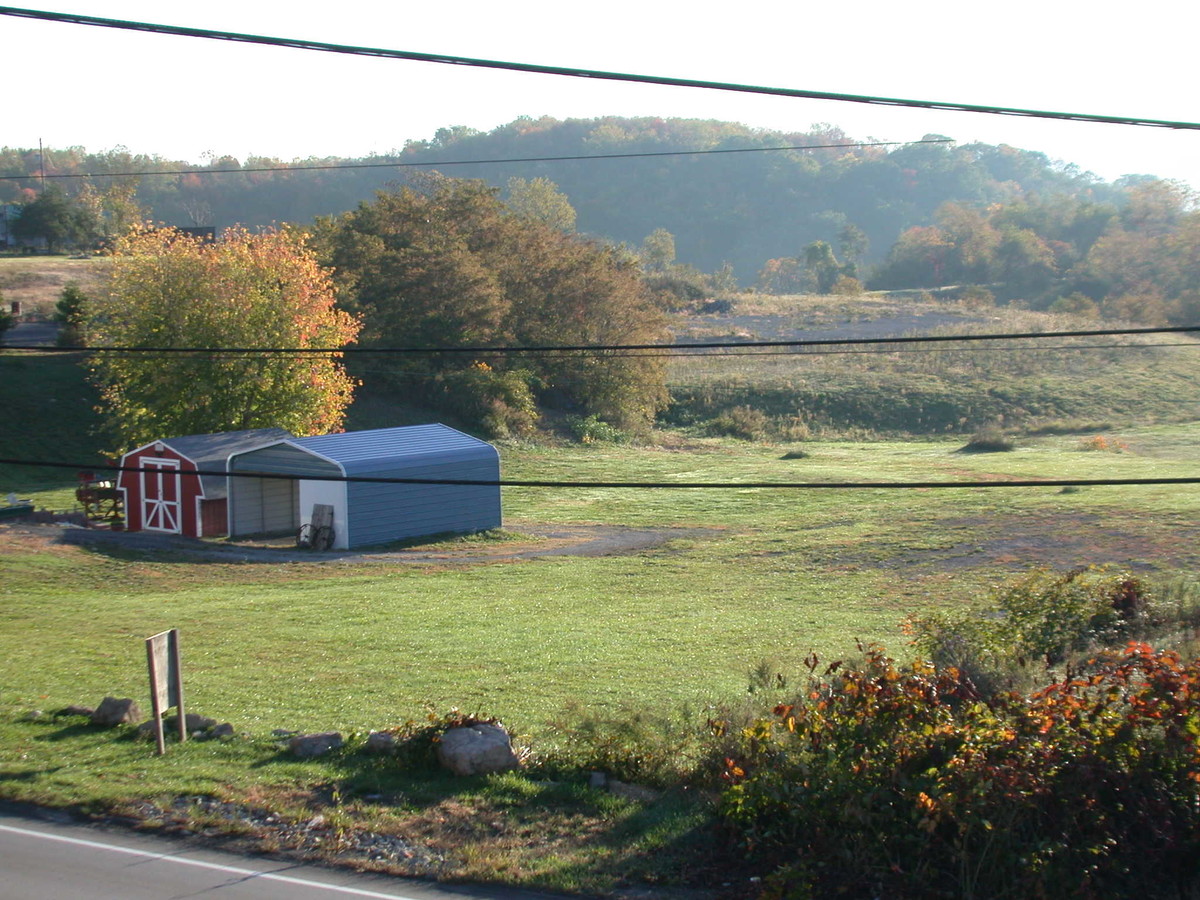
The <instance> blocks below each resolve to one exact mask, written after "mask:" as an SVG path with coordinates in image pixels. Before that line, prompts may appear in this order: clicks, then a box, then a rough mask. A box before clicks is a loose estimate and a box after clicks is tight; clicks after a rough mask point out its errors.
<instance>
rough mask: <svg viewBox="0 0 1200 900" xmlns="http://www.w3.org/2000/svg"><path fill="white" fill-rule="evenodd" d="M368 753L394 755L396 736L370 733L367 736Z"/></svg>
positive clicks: (385, 733)
mask: <svg viewBox="0 0 1200 900" xmlns="http://www.w3.org/2000/svg"><path fill="white" fill-rule="evenodd" d="M367 752H368V753H395V752H396V736H395V735H394V734H391V733H389V732H387V731H372V732H371V733H370V734H369V735H367Z"/></svg>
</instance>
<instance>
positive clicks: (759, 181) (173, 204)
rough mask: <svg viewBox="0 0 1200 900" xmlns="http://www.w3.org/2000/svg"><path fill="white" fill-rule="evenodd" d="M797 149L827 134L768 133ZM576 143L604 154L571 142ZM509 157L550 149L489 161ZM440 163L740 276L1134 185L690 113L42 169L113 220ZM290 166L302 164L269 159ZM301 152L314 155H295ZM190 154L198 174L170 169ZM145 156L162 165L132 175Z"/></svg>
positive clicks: (320, 203) (998, 155)
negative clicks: (328, 147) (1040, 200)
mask: <svg viewBox="0 0 1200 900" xmlns="http://www.w3.org/2000/svg"><path fill="white" fill-rule="evenodd" d="M937 137H938V136H936V135H931V136H930V139H934V138H937ZM785 147H786V148H795V147H811V148H814V149H807V150H795V149H787V150H781V149H776V150H763V149H762V148H785ZM696 151H721V152H696ZM743 151H745V152H743ZM630 154H642V155H634V156H630ZM661 154H683V155H661ZM579 156H593V157H595V156H602V157H607V158H602V159H590V160H580V159H562V158H561V157H579ZM546 157H560V158H559V159H555V160H553V161H549V160H545V158H546ZM616 157H626V158H616ZM505 159H524V160H530V159H541V160H543V161H531V162H513V163H503V164H497V163H493V162H483V161H488V160H505ZM389 163H396V164H398V165H397V166H390V165H388V164H389ZM399 164H403V165H402V167H401V166H400V165H399ZM426 164H427V165H426ZM439 164H440V167H441V170H442V171H444V172H445V174H447V175H452V176H455V177H459V178H479V179H483V180H485V181H487V182H488V183H489V184H492V185H495V186H500V187H502V186H504V185H506V184H507V183H508V181H509V179H511V178H524V179H535V178H545V179H549V180H550V181H553V182H554V183H555V184H557V185H558V186H559V188H560V189H561V190H562V191H563V192H564V193H565V194H566V196H567V198H568V199H569V200H570V203H571V205H572V206H573V207H574V208H575V210H576V211H577V213H578V220H577V227H578V230H580V231H582V232H585V233H588V234H592V235H595V236H597V237H600V238H603V239H607V240H611V241H615V242H625V243H629V244H631V245H640V244H641V243H642V242H643V241H644V239H645V238H646V237H647V236H648V235H650V234H651V233H652V232H654V231H656V230H657V229H665V230H666V231H668V232H670V233H671V234H672V235H673V236H674V238H675V249H676V253H677V259H678V261H679V262H680V263H685V264H689V265H692V266H695V267H697V268H699V269H701V270H703V271H707V272H712V271H715V270H717V269H719V268H720V267H721V266H722V265H723V264H724V263H730V264H731V265H732V266H733V273H734V275H735V277H736V278H737V280H738V282H739V283H741V284H742V285H750V284H753V283H754V282H755V280H756V279H757V277H758V274H759V272H760V271H761V269H762V267H763V266H764V264H765V263H766V262H767V261H768V260H770V259H774V258H779V257H795V256H798V255H801V254H802V252H803V248H805V247H806V246H807V245H809V244H811V243H813V242H815V241H825V242H828V243H830V244H831V245H834V246H836V244H837V241H838V237H839V235H840V234H842V233H843V232H845V230H846V228H847V226H853V227H854V228H855V229H858V230H859V231H861V233H862V235H863V236H864V238H865V242H864V243H863V246H862V262H863V263H867V264H870V263H877V262H879V261H881V260H882V259H884V257H885V256H886V255H887V253H888V251H889V249H890V248H891V247H892V245H893V244H894V243H895V242H896V241H897V239H898V238H899V237H900V235H901V234H902V233H903V232H904V231H905V230H906V229H908V228H911V227H913V226H922V225H931V224H933V222H934V214H935V211H936V210H937V209H938V208H939V207H941V206H942V205H943V204H945V203H947V202H955V203H959V204H963V205H966V206H970V207H975V208H983V207H986V206H988V205H990V204H994V203H1009V202H1013V201H1017V200H1023V199H1026V198H1029V197H1045V196H1051V195H1066V196H1068V197H1071V198H1073V199H1075V200H1077V201H1079V202H1087V203H1117V202H1119V201H1120V199H1121V197H1122V196H1123V195H1124V192H1125V189H1126V187H1127V185H1125V184H1122V183H1115V184H1111V183H1107V182H1103V181H1101V180H1099V179H1097V178H1095V177H1094V176H1092V175H1090V174H1089V173H1086V172H1081V171H1079V170H1078V169H1077V168H1075V167H1073V166H1071V165H1068V164H1063V163H1057V162H1054V161H1052V160H1050V159H1048V158H1047V157H1046V156H1045V155H1044V154H1042V153H1038V152H1034V151H1028V150H1018V149H1015V148H1013V147H1008V146H991V145H986V144H970V145H963V146H959V145H956V144H953V143H921V144H911V145H907V146H868V145H862V144H857V143H856V138H854V137H852V136H848V135H846V134H845V133H844V132H843V131H841V130H840V129H839V128H837V127H834V126H831V125H816V126H813V127H811V128H809V129H808V130H805V131H796V132H792V133H782V132H775V131H764V130H761V129H752V128H748V127H746V126H743V125H739V124H734V123H729V122H718V121H705V120H691V119H688V120H685V119H658V118H639V119H630V118H618V117H610V118H603V119H570V120H566V121H559V120H557V119H552V118H548V117H546V118H541V119H531V118H522V119H518V120H516V121H514V122H511V123H509V124H507V125H503V126H500V127H498V128H496V129H494V130H492V131H490V132H486V133H482V132H476V131H473V130H471V129H466V128H445V129H441V130H439V131H438V132H437V134H436V135H435V136H434V137H433V139H431V140H428V141H419V142H410V143H409V144H408V145H407V146H406V147H404V148H403V150H398V151H397V152H396V153H395V154H394V155H389V156H379V157H368V158H364V159H308V160H296V161H293V162H291V163H286V164H285V163H284V162H282V161H280V160H277V159H271V158H248V159H245V160H237V159H234V158H232V157H215V156H214V157H213V158H211V159H210V160H209V162H208V164H207V165H206V166H201V167H196V166H191V165H188V164H186V163H181V162H178V161H174V160H166V159H163V158H161V157H158V156H153V155H147V154H142V153H133V152H130V151H128V150H125V149H117V150H111V151H108V152H104V153H89V152H88V151H87V150H85V149H84V148H80V147H74V148H68V149H65V150H51V151H49V152H48V153H47V154H46V171H47V174H50V175H63V174H80V175H81V176H85V177H80V178H79V179H74V178H71V179H62V180H61V181H58V182H57V183H60V184H62V185H63V186H64V188H65V189H66V191H67V193H68V194H70V195H71V196H80V195H83V197H84V198H85V199H87V200H89V202H91V203H92V204H93V205H94V206H96V207H97V208H98V209H100V210H104V209H107V210H109V215H110V216H112V217H113V218H120V216H121V214H122V209H123V207H124V208H127V207H128V206H129V205H130V204H138V205H140V206H141V207H142V208H143V209H145V210H147V211H148V212H149V213H150V214H151V217H152V218H153V219H154V220H156V221H162V222H166V223H168V224H172V225H177V226H198V225H215V226H217V227H226V226H229V225H233V224H238V223H240V224H244V225H247V226H258V225H268V224H271V223H279V222H309V221H311V220H312V219H313V218H314V217H316V216H318V215H335V214H339V213H342V212H345V211H347V210H349V209H352V208H354V206H356V205H357V204H358V203H359V202H360V201H362V200H366V199H370V198H371V197H372V196H373V194H374V192H375V191H376V190H378V189H380V188H383V187H384V186H386V185H388V184H394V183H396V182H397V181H400V182H403V181H405V180H406V179H407V177H408V176H409V175H410V174H411V173H412V172H415V171H422V170H425V169H426V168H427V167H428V168H437V167H438V166H439ZM39 165H40V161H39V156H38V153H37V151H36V150H31V149H17V148H5V149H3V150H0V175H3V176H9V177H8V178H7V179H6V180H2V181H0V202H26V201H29V200H31V199H32V198H33V197H34V196H35V195H36V192H37V189H38V186H39V185H38V180H37V174H38V172H39ZM284 165H287V166H291V167H292V169H290V170H287V171H256V170H262V169H272V168H276V167H280V166H284ZM346 166H359V167H357V168H345V167H346ZM304 167H309V168H310V169H311V170H310V171H304V172H300V171H295V170H294V169H298V168H304ZM316 167H322V168H316ZM339 167H341V168H339ZM195 169H199V170H200V174H183V175H179V174H165V173H175V172H179V171H180V170H195ZM213 170H234V171H232V172H224V173H222V174H214V173H213ZM145 172H162V173H164V174H161V175H133V174H128V173H145ZM88 173H90V174H88ZM14 176H27V177H14Z"/></svg>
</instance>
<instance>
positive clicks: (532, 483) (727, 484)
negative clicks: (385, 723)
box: [0, 457, 1200, 490]
mask: <svg viewBox="0 0 1200 900" xmlns="http://www.w3.org/2000/svg"><path fill="white" fill-rule="evenodd" d="M0 465H8V466H30V467H42V468H55V469H76V470H79V471H91V472H95V471H96V470H97V468H98V467H97V466H95V465H87V464H80V463H70V462H44V461H39V460H31V459H10V458H4V457H0ZM101 471H104V472H134V473H138V472H150V473H154V474H158V473H160V472H161V470H160V469H157V468H154V467H151V466H106V467H104V468H103V469H101ZM181 474H183V475H195V476H201V475H210V476H211V475H215V476H218V477H226V476H227V477H230V478H268V479H273V480H279V481H334V482H346V483H352V484H424V485H454V486H459V487H508V488H586V489H591V488H621V489H629V490H641V489H654V490H679V489H683V490H750V489H755V490H759V489H780V490H831V489H832V490H927V489H930V488H1017V487H1025V488H1028V487H1128V486H1150V485H1172V484H1200V476H1184V477H1180V478H1048V479H1039V478H1026V479H1014V480H1011V481H996V480H990V481H579V480H571V481H552V480H539V479H520V478H497V479H488V478H388V477H383V476H376V475H370V476H367V475H304V476H300V475H284V474H278V473H274V472H269V473H267V472H226V471H223V470H219V469H196V470H194V471H187V472H182V473H181Z"/></svg>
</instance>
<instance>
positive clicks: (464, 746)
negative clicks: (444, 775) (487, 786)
mask: <svg viewBox="0 0 1200 900" xmlns="http://www.w3.org/2000/svg"><path fill="white" fill-rule="evenodd" d="M437 756H438V762H440V763H441V764H442V765H443V766H445V767H446V768H447V769H449V770H450V771H451V772H453V773H454V774H455V775H483V774H486V773H487V772H504V771H507V770H508V769H515V768H517V767H518V766H519V765H520V764H521V762H520V760H518V759H517V755H516V754H515V753H513V749H512V741H511V740H510V739H509V736H508V732H507V731H505V730H504V729H503V728H501V727H500V726H499V725H469V726H463V727H460V728H449V729H447V730H446V733H445V734H443V735H442V739H441V741H439V742H438V745H437Z"/></svg>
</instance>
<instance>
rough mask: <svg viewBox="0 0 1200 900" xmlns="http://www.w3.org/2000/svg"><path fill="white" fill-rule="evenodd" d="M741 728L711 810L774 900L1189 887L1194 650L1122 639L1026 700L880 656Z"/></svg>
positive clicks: (819, 676)
mask: <svg viewBox="0 0 1200 900" xmlns="http://www.w3.org/2000/svg"><path fill="white" fill-rule="evenodd" d="M810 666H811V668H810V677H809V683H808V684H807V685H806V686H805V688H804V690H803V691H802V692H801V693H800V695H799V696H798V697H797V698H796V699H794V700H793V701H792V702H789V703H786V704H780V705H778V706H776V707H775V708H774V710H773V711H772V713H771V715H769V716H763V717H761V718H759V719H758V720H756V721H755V722H753V723H752V724H750V725H749V726H746V727H744V728H742V729H741V731H740V733H739V734H738V736H737V737H738V746H737V750H736V752H735V753H734V754H733V755H731V756H730V758H728V759H727V760H726V762H725V772H724V777H725V780H726V787H725V789H724V791H723V794H722V797H721V802H720V810H721V815H722V817H723V819H724V821H725V822H726V824H727V825H728V826H729V828H730V830H731V833H732V834H733V835H734V836H735V838H736V840H737V841H738V842H739V844H740V845H741V848H742V850H743V851H744V852H745V853H746V854H747V856H748V858H749V860H750V863H751V865H752V866H754V867H756V868H757V869H758V870H759V871H760V872H762V873H764V874H767V875H768V876H769V877H768V878H767V879H766V881H765V885H766V890H765V893H766V895H767V896H769V897H789V898H792V897H796V898H799V897H825V896H840V897H900V898H903V897H922V898H924V897H1122V896H1133V895H1135V894H1136V895H1138V896H1142V897H1147V898H1155V897H1179V896H1191V895H1194V893H1195V891H1196V890H1198V889H1200V869H1198V868H1197V866H1196V863H1195V860H1196V858H1197V854H1198V853H1200V744H1198V741H1197V735H1200V660H1197V661H1192V662H1190V663H1184V662H1183V661H1182V660H1181V659H1180V657H1179V656H1178V655H1176V654H1174V653H1171V652H1155V651H1154V650H1152V649H1151V648H1150V647H1148V646H1146V645H1144V644H1131V645H1130V646H1129V647H1127V648H1126V650H1125V651H1124V652H1123V653H1120V654H1114V655H1112V656H1109V657H1104V658H1101V659H1098V660H1095V661H1094V662H1093V664H1092V665H1091V666H1090V667H1089V669H1088V671H1087V673H1086V674H1085V675H1081V676H1078V677H1066V678H1063V679H1061V680H1058V681H1055V682H1054V683H1051V684H1049V685H1048V686H1046V687H1044V688H1043V689H1042V690H1040V691H1037V692H1034V693H1032V694H1029V695H1018V694H1015V693H1010V694H999V695H996V696H995V697H992V698H986V699H985V698H983V697H981V696H980V695H979V694H978V693H977V691H976V690H975V687H974V685H973V684H972V683H971V681H970V680H968V679H966V678H964V677H963V676H962V675H961V673H959V672H958V670H956V669H954V668H942V667H937V666H934V665H932V664H930V663H927V662H915V663H912V664H910V665H900V664H898V663H897V662H896V661H894V660H893V659H891V658H889V657H888V656H887V655H885V653H884V652H883V651H882V650H881V649H879V648H871V649H869V650H868V651H867V654H866V658H865V660H864V661H863V663H862V664H861V665H856V666H843V665H841V664H839V663H834V664H832V665H830V666H828V667H826V668H825V669H824V671H822V672H820V673H818V672H817V665H816V661H815V659H813V660H812V661H811V663H810Z"/></svg>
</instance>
